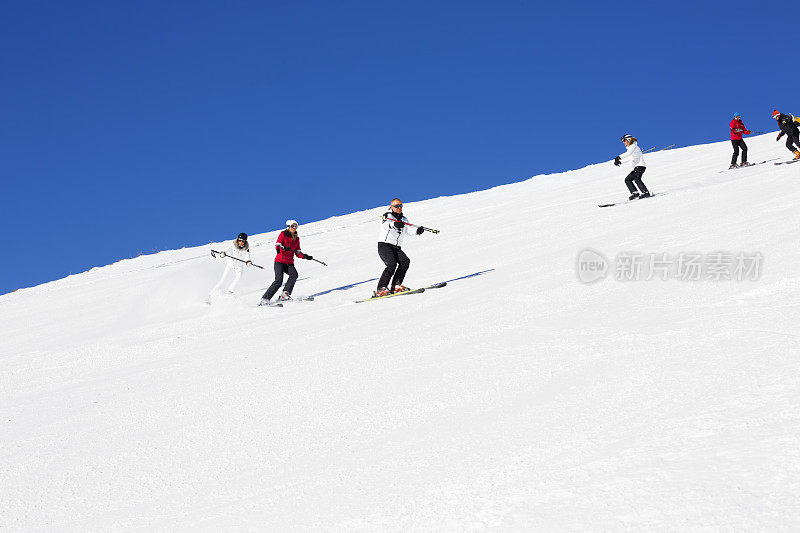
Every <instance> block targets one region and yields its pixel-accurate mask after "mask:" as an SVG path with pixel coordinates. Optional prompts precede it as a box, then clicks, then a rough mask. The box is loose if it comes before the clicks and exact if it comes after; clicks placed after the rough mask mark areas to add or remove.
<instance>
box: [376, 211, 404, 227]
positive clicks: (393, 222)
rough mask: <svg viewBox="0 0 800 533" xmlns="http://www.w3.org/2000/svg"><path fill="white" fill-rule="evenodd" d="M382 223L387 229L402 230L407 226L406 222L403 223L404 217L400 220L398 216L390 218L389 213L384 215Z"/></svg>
mask: <svg viewBox="0 0 800 533" xmlns="http://www.w3.org/2000/svg"><path fill="white" fill-rule="evenodd" d="M392 216H394V215H392ZM381 225H382V226H383V229H385V230H387V231H389V230H391V229H392V228H394V229H399V230H402V229H403V228H404V227H405V224H403V221H402V217H401V220H398V219H396V218H390V217H389V213H386V214H384V215H383V222H381Z"/></svg>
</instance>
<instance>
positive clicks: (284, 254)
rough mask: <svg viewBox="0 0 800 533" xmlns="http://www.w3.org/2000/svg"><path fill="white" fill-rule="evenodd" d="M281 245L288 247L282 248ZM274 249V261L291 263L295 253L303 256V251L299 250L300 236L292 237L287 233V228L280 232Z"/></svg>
mask: <svg viewBox="0 0 800 533" xmlns="http://www.w3.org/2000/svg"><path fill="white" fill-rule="evenodd" d="M281 246H285V247H286V248H289V249H288V250H284V249H283V248H281ZM275 250H276V251H277V252H278V255H276V256H275V262H276V263H285V264H287V265H293V264H294V256H295V255H296V256H297V257H300V258H302V257H303V252H301V251H300V237H297V238H296V239H292V234H291V233H289V230H284V231H282V232H280V234H279V235H278V240H277V241H276V244H275Z"/></svg>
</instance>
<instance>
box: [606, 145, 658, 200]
mask: <svg viewBox="0 0 800 533" xmlns="http://www.w3.org/2000/svg"><path fill="white" fill-rule="evenodd" d="M620 141H622V144H624V145H625V153H624V154H619V155H618V156H617V157H615V158H614V164H615V165H616V166H620V165H621V164H622V161H623V160H630V162H631V166H632V167H633V170H631V173H630V174H628V175H627V177H626V178H625V185H627V186H628V191H630V193H631V195H630V197H629V198H628V200H635V199H636V198H647V197H648V196H650V191H648V190H647V187H646V186H645V184H644V182H643V181H642V175H643V174H644V171H645V170H647V164H646V163H645V162H644V155H642V149H641V148H639V144H638V143H637V142H636V138H635V137H634V136H633V135H628V134H625V135H623V136H622V137H620ZM637 187H638V188H639V190H638V191H637V190H636V188H637Z"/></svg>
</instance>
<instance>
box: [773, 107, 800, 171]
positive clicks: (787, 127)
mask: <svg viewBox="0 0 800 533" xmlns="http://www.w3.org/2000/svg"><path fill="white" fill-rule="evenodd" d="M772 118H774V119H775V120H777V121H778V126H779V127H780V129H781V132H780V133H779V134H778V138H777V139H776V141H780V140H781V137H783V136H784V134H785V135H786V148H788V149H789V151H790V152H792V153H793V154H794V158H795V159H800V131H798V129H797V124H798V123H800V118H798V117H795V116H794V115H784V114H783V113H781V112H780V111H778V110H777V109H774V110H773V111H772Z"/></svg>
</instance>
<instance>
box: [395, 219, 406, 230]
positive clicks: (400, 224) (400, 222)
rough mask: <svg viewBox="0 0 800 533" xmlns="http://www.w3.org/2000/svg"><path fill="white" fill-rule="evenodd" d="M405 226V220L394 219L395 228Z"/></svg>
mask: <svg viewBox="0 0 800 533" xmlns="http://www.w3.org/2000/svg"><path fill="white" fill-rule="evenodd" d="M403 226H405V224H403V221H402V220H395V221H394V227H395V228H397V229H403Z"/></svg>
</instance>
